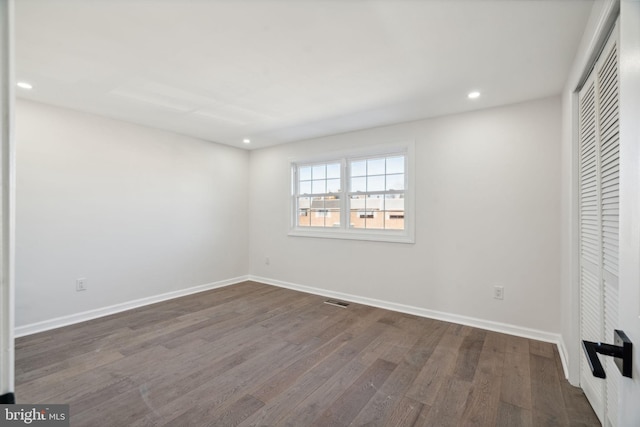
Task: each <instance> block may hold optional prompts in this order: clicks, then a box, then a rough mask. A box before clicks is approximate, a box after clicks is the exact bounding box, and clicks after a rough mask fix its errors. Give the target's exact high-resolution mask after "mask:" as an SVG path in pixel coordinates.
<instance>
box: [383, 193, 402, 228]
mask: <svg viewBox="0 0 640 427" xmlns="http://www.w3.org/2000/svg"><path fill="white" fill-rule="evenodd" d="M384 204H385V209H386V216H385V217H386V219H385V229H387V230H404V198H403V197H401V196H400V195H398V194H390V195H387V196H386V197H385V203H384Z"/></svg>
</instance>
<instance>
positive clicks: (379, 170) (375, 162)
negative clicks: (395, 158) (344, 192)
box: [367, 159, 384, 175]
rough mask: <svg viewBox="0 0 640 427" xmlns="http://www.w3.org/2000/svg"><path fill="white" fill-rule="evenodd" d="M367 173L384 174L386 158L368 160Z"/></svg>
mask: <svg viewBox="0 0 640 427" xmlns="http://www.w3.org/2000/svg"><path fill="white" fill-rule="evenodd" d="M367 175H384V159H372V160H367Z"/></svg>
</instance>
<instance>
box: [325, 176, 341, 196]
mask: <svg viewBox="0 0 640 427" xmlns="http://www.w3.org/2000/svg"><path fill="white" fill-rule="evenodd" d="M339 192H340V179H328V180H327V193H339Z"/></svg>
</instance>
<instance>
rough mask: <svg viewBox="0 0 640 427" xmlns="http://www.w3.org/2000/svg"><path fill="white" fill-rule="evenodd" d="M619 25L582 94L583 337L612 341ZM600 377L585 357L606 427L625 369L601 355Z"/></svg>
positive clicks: (592, 397)
mask: <svg viewBox="0 0 640 427" xmlns="http://www.w3.org/2000/svg"><path fill="white" fill-rule="evenodd" d="M618 56H619V55H618V39H617V26H616V28H615V29H614V31H613V33H612V35H611V36H610V38H609V41H608V42H607V44H606V46H605V48H604V50H603V52H602V53H601V55H600V57H599V59H598V61H597V62H596V64H595V67H594V70H593V71H592V73H591V75H590V76H589V78H588V79H587V81H586V82H585V84H584V86H583V87H582V89H581V90H580V93H579V138H580V291H581V294H580V308H581V313H580V319H581V325H580V326H581V339H583V340H589V341H602V342H609V343H610V342H612V341H613V330H614V329H616V328H617V327H618V247H619V243H618V240H619V239H618V218H619V209H618V204H619V182H620V179H619V176H620V167H619V165H620V156H619V137H618V135H619V133H618V117H619V88H618V68H619V67H618ZM601 360H602V362H603V365H604V368H605V371H606V374H607V378H606V379H605V380H603V379H600V378H595V377H594V376H593V375H592V373H591V370H590V368H589V364H588V363H587V360H586V357H584V356H583V357H582V358H581V366H580V384H581V386H582V388H583V390H584V392H585V394H586V395H587V398H588V399H589V402H590V403H591V405H592V406H593V408H594V410H595V411H596V413H597V414H598V417H599V418H600V421H602V424H603V425H605V426H609V425H610V426H616V425H617V419H618V417H617V408H618V389H619V386H620V377H621V375H620V372H619V370H618V368H617V367H616V365H615V364H614V363H613V358H611V357H602V358H601Z"/></svg>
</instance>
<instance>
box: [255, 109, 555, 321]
mask: <svg viewBox="0 0 640 427" xmlns="http://www.w3.org/2000/svg"><path fill="white" fill-rule="evenodd" d="M560 106H561V104H560V98H558V97H554V98H549V99H543V100H537V101H532V102H527V103H523V104H518V105H511V106H506V107H500V108H494V109H489V110H482V111H477V112H472V113H465V114H459V115H454V116H448V117H442V118H436V119H431V120H421V121H416V122H411V123H405V124H400V125H395V126H387V127H381V128H375V129H369V130H365V131H359V132H353V133H348V134H342V135H336V136H331V137H326V138H320V139H314V140H310V141H303V142H298V143H293V144H287V145H281V146H276V147H272V148H266V149H262V150H256V151H252V152H251V156H250V169H251V181H250V235H251V245H250V260H251V274H252V275H253V276H256V277H263V278H268V279H272V280H275V281H282V282H288V283H292V284H295V285H303V286H310V287H315V288H320V289H321V290H326V291H329V292H341V293H346V294H351V295H355V296H359V297H365V298H373V299H378V300H383V301H387V302H391V303H397V304H405V305H409V306H413V307H418V308H423V309H428V310H436V311H441V312H446V313H452V314H456V315H462V316H468V317H473V318H477V319H482V320H488V321H494V322H502V323H506V324H509V325H515V326H518V327H521V328H532V329H535V330H539V331H545V332H551V333H558V332H559V331H560V249H559V247H560V138H561V109H560ZM407 139H412V140H415V143H416V159H415V162H416V194H417V200H416V214H417V218H416V243H415V244H397V243H371V242H361V241H351V240H330V239H318V238H305V237H290V236H287V227H288V221H289V207H288V201H289V167H288V160H287V159H288V158H290V157H301V156H307V155H313V154H315V153H321V152H327V151H331V150H342V149H346V148H354V147H362V146H366V145H375V144H382V143H390V142H397V141H403V140H407ZM265 257H269V258H270V265H266V264H265V262H264V261H265ZM494 284H500V285H503V286H504V288H505V298H504V301H499V300H495V299H493V285H494Z"/></svg>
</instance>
